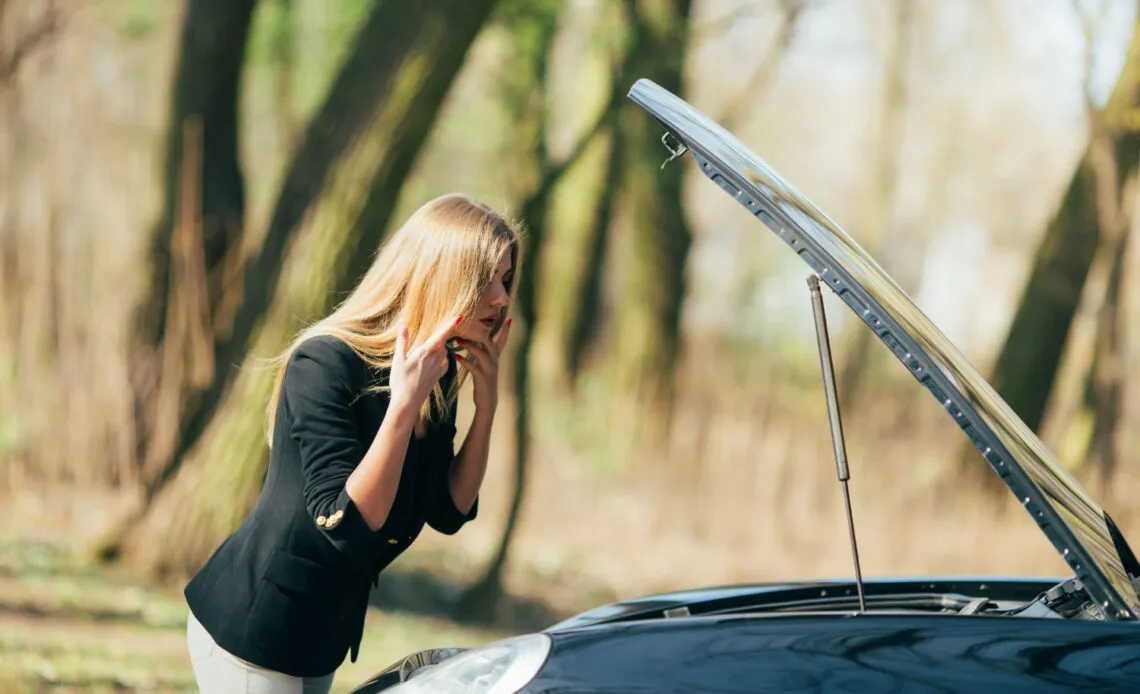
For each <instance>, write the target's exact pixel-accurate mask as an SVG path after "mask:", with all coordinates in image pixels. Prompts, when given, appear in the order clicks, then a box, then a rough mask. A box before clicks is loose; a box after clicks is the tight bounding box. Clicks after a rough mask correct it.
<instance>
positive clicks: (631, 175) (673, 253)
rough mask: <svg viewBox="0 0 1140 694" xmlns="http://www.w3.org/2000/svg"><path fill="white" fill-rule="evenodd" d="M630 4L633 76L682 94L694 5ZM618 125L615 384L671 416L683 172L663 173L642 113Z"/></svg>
mask: <svg viewBox="0 0 1140 694" xmlns="http://www.w3.org/2000/svg"><path fill="white" fill-rule="evenodd" d="M625 5H626V9H627V16H628V17H629V20H630V30H631V32H632V48H631V50H632V53H633V57H632V61H633V66H632V69H633V72H634V73H635V74H637V75H638V76H643V77H647V78H649V79H652V80H653V81H654V82H656V83H657V84H659V85H661V86H662V87H664V88H665V89H668V90H669V91H671V92H673V93H674V94H680V95H683V94H684V89H683V73H684V66H685V44H686V39H687V34H688V30H689V10H690V2H689V0H669V1H664V0H626V3H625ZM619 127H620V128H621V132H622V136H623V144H624V151H623V152H622V154H621V156H622V162H623V168H624V171H623V175H622V185H621V195H620V198H619V200H620V202H621V204H620V205H619V208H620V210H619V211H618V212H619V214H620V216H621V218H622V219H623V220H624V222H625V224H624V225H623V228H622V232H621V233H622V234H624V238H623V239H621V241H622V242H621V243H619V244H618V246H619V248H620V253H619V254H618V256H619V258H620V262H619V263H618V267H617V268H616V269H617V270H618V277H617V279H618V281H617V283H616V286H617V297H618V299H617V302H616V309H615V315H614V325H613V332H612V335H613V337H612V341H613V342H612V350H613V351H612V355H613V362H612V366H613V367H614V368H615V377H614V383H615V386H616V387H617V388H618V389H619V392H625V393H630V394H632V395H633V396H634V398H635V401H636V402H654V403H656V404H660V405H664V409H665V411H666V412H667V411H668V409H669V407H668V405H669V402H670V401H671V397H672V390H673V388H672V375H673V370H674V366H675V364H676V362H677V357H678V354H679V352H680V343H681V336H680V327H681V306H682V302H683V300H684V297H685V265H686V261H687V259H688V254H689V247H690V245H691V243H692V241H691V233H690V231H689V227H688V224H687V222H686V220H685V210H684V206H683V204H682V194H681V188H682V185H681V183H682V178H683V174H684V167H680V166H668V167H665V169H664V170H662V169H661V164H662V162H663V161H664V160H665V158H666V155H667V152H666V150H665V148H664V147H663V146H662V143H661V134H662V133H661V129H660V127H658V126H657V124H656V123H654V122H653V120H652V119H650V118H646V117H645V113H644V112H643V111H641V110H640V109H636V108H628V107H627V108H625V109H623V110H622V113H621V115H620V117H619ZM666 417H667V416H666Z"/></svg>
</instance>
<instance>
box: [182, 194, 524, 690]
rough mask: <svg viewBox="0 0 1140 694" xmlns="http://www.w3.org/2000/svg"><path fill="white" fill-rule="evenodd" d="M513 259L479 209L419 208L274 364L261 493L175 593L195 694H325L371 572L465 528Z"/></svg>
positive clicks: (490, 408) (445, 200) (515, 246)
mask: <svg viewBox="0 0 1140 694" xmlns="http://www.w3.org/2000/svg"><path fill="white" fill-rule="evenodd" d="M520 251H521V249H520V239H519V234H518V233H517V231H516V229H515V227H514V226H513V225H512V224H511V223H510V222H509V221H508V220H507V219H505V218H504V217H503V216H502V215H500V214H498V213H496V212H494V211H493V210H491V209H489V208H488V207H486V206H485V205H483V204H481V203H478V202H475V201H473V200H471V199H470V198H467V197H465V196H462V195H445V196H443V197H440V198H437V199H435V200H432V201H431V202H429V203H427V204H425V205H424V206H423V207H421V208H420V209H419V210H417V211H416V212H415V213H414V214H413V215H412V216H411V217H410V218H409V219H408V220H407V222H406V223H405V224H404V225H403V226H402V227H401V228H400V229H399V230H398V231H396V232H395V234H394V235H393V236H392V237H391V239H390V240H389V241H387V242H386V243H385V245H384V246H383V247H382V248H381V250H380V252H379V254H378V255H377V257H376V259H375V261H374V262H373V264H372V266H371V268H370V269H369V270H368V272H367V273H366V274H365V276H364V277H363V279H362V280H361V281H360V284H359V285H358V286H357V287H356V289H355V290H354V291H353V292H352V294H351V295H350V296H349V297H348V298H347V299H346V300H345V301H344V303H343V304H341V305H340V306H339V307H338V308H337V309H336V310H335V311H334V312H333V313H332V314H331V315H329V316H328V317H327V318H325V319H324V320H322V321H320V322H319V323H317V324H315V325H313V326H312V327H310V328H308V329H306V330H305V331H303V332H302V333H301V334H300V335H299V336H298V337H297V339H296V340H295V341H294V343H293V345H292V346H291V347H290V348H289V349H288V350H287V351H286V353H285V354H284V355H282V357H281V365H280V370H279V372H278V377H277V384H276V387H275V389H274V393H273V397H272V399H271V401H270V403H269V408H268V417H267V429H268V441H269V446H270V456H269V469H268V472H267V474H266V477H265V482H264V486H263V488H262V491H261V495H260V497H259V498H258V500H257V503H256V504H255V505H254V507H253V510H252V511H251V512H250V514H249V516H248V517H247V518H246V519H245V521H244V522H243V523H242V525H241V527H240V528H238V529H237V530H236V531H235V532H234V533H233V534H232V535H230V536H229V537H228V538H227V539H226V540H225V541H224V542H223V543H222V544H221V546H220V547H218V549H217V550H216V551H215V552H214V554H213V556H212V557H211V558H210V559H209V560H208V561H207V563H206V565H205V566H204V567H203V568H202V569H201V571H199V572H198V574H197V575H196V576H194V578H193V579H192V580H191V581H190V582H189V584H188V585H187V586H186V590H185V595H186V600H187V602H188V603H189V607H190V614H189V618H188V623H187V641H188V646H189V650H190V658H191V662H192V664H193V667H194V674H195V677H196V678H197V680H198V685H199V687H200V689H201V691H203V692H238V691H240V692H246V691H249V692H267V693H268V692H272V693H277V692H290V693H294V692H295V693H297V694H301V693H302V692H304V693H305V694H309V693H310V692H328V691H329V688H330V687H331V686H332V680H333V674H334V671H335V670H336V668H337V667H338V666H339V665H340V664H341V662H343V660H344V657H345V654H346V653H348V652H351V657H352V660H353V661H354V662H355V660H356V656H357V652H358V649H359V646H360V637H361V633H362V630H363V627H364V614H365V609H366V607H367V602H368V593H369V589H370V587H371V586H373V585H374V584H375V581H376V578H377V576H378V575H379V573H380V571H382V570H383V569H384V568H385V567H386V566H388V564H390V563H391V562H392V560H394V559H395V558H396V557H397V556H399V555H400V554H401V553H402V552H403V551H404V550H405V549H407V548H408V547H409V546H410V545H411V544H412V542H414V541H415V539H416V537H417V536H418V535H419V533H420V531H421V530H422V528H423V526H424V525H425V524H426V525H429V526H431V527H432V528H434V529H435V530H437V531H439V532H441V533H444V534H448V535H451V534H454V533H456V532H457V531H458V530H459V529H460V528H461V527H462V526H463V525H464V524H465V523H466V522H468V521H470V520H471V519H473V518H474V517H475V515H476V513H477V511H478V497H479V488H480V485H481V484H482V481H483V473H484V470H485V469H486V466H487V452H488V447H489V444H490V438H491V426H492V423H493V422H494V418H495V410H496V407H497V405H498V400H499V397H498V374H499V357H500V355H501V354H502V351H503V346H504V345H505V343H506V341H507V337H508V335H509V333H510V320H508V319H507V317H506V314H507V310H508V307H509V306H510V303H511V298H512V295H513V294H512V288H513V284H514V281H513V280H514V276H515V273H516V272H517V270H518V263H519V260H520V255H521V252H520ZM460 352H462V354H461V353H460ZM468 377H470V378H471V380H472V382H473V383H472V394H473V400H474V407H475V409H474V414H473V420H472V423H471V427H470V430H469V431H468V433H467V436H466V439H465V440H464V441H463V443H462V446H461V447H460V448H459V450H458V452H456V449H455V444H454V437H455V414H456V396H457V391H458V389H459V387H460V385H461V384H462V383H463V382H464V380H465V379H466V378H468Z"/></svg>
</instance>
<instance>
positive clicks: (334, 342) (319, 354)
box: [286, 335, 366, 382]
mask: <svg viewBox="0 0 1140 694" xmlns="http://www.w3.org/2000/svg"><path fill="white" fill-rule="evenodd" d="M302 362H304V363H309V364H311V365H312V366H314V367H317V368H319V369H321V370H322V371H326V372H335V373H336V375H339V376H341V377H342V378H344V379H345V380H348V381H350V382H352V381H356V380H358V379H359V378H361V377H362V376H363V375H364V373H365V370H366V368H365V367H366V365H365V363H364V359H363V358H362V357H361V356H360V355H359V354H357V353H356V350H354V349H353V348H352V347H351V346H349V344H348V343H346V342H345V341H344V340H342V339H340V338H339V337H336V336H335V335H312V336H310V337H307V338H305V339H304V340H302V341H301V342H300V343H298V344H297V346H296V348H295V349H294V350H293V353H292V354H291V355H290V356H289V367H287V369H286V370H288V368H290V367H291V368H294V369H296V368H297V366H298V365H300V364H301V363H302ZM330 375H332V374H330Z"/></svg>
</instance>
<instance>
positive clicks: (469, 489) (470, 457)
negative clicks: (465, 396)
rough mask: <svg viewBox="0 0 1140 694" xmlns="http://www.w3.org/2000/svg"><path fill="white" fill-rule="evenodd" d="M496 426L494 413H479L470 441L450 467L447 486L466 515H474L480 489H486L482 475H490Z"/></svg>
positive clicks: (453, 498) (478, 411) (475, 418)
mask: <svg viewBox="0 0 1140 694" xmlns="http://www.w3.org/2000/svg"><path fill="white" fill-rule="evenodd" d="M494 422H495V410H494V408H492V409H490V410H486V409H478V408H477V409H476V410H475V416H474V418H473V419H472V420H471V428H470V429H469V430H468V431H467V438H466V439H464V441H463V446H462V447H461V448H460V449H459V454H458V455H457V456H455V460H454V461H452V463H451V470H450V473H449V474H448V479H447V485H448V488H449V489H450V490H451V499H452V501H454V502H455V508H456V509H458V510H459V512H460V513H462V514H463V515H467V514H468V513H470V512H471V507H472V506H473V505H474V504H475V499H476V498H478V496H479V488H480V487H482V486H483V475H484V474H485V473H486V472H487V455H488V453H489V452H490V450H491V427H492V425H493V424H494Z"/></svg>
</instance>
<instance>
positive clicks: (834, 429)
mask: <svg viewBox="0 0 1140 694" xmlns="http://www.w3.org/2000/svg"><path fill="white" fill-rule="evenodd" d="M807 283H808V289H809V290H810V292H811V310H812V314H813V315H814V317H815V337H816V342H817V343H818V345H819V367H820V369H821V370H822V371H823V392H824V394H825V395H826V396H827V416H828V419H829V420H830V422H831V443H832V446H833V447H834V449H835V469H836V472H837V474H838V475H839V483H840V484H841V485H842V486H843V503H844V506H845V508H846V511H847V532H848V533H849V534H850V535H851V556H852V558H853V559H854V561H855V589H856V590H857V591H858V592H859V611H860V612H866V611H867V604H866V603H865V602H864V598H863V572H862V571H861V570H860V568H859V545H858V544H857V543H856V542H855V518H854V516H852V515H851V492H850V491H849V490H848V488H847V481H848V480H850V479H851V471H850V470H849V469H848V467H847V445H846V444H845V443H844V441H843V419H842V418H841V417H840V415H839V392H838V390H837V389H836V387H835V367H834V365H833V364H832V361H831V341H830V340H829V338H828V336H827V316H826V314H825V313H824V310H823V295H822V294H820V291H819V277H818V276H817V275H811V276H809V277H808V280H807Z"/></svg>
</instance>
